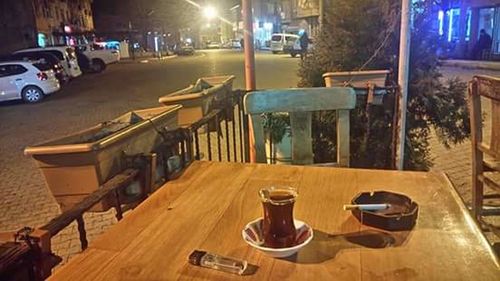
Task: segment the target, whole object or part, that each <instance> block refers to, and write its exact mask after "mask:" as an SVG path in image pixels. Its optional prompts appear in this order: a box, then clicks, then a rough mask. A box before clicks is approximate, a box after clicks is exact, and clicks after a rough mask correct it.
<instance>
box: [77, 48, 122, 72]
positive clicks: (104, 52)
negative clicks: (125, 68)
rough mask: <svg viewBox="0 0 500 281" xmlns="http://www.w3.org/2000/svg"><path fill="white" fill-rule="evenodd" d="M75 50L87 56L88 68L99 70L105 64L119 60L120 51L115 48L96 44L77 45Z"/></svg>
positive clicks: (103, 67) (102, 68) (104, 66)
mask: <svg viewBox="0 0 500 281" xmlns="http://www.w3.org/2000/svg"><path fill="white" fill-rule="evenodd" d="M76 48H77V50H78V51H80V52H82V53H83V54H84V55H85V56H87V57H88V58H89V61H90V69H92V70H93V71H94V72H101V71H103V70H104V69H106V65H108V64H110V63H115V62H118V61H120V52H119V51H118V50H115V49H106V48H103V47H101V46H99V45H97V44H87V45H78V46H77V47H76Z"/></svg>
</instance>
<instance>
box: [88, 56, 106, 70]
mask: <svg viewBox="0 0 500 281" xmlns="http://www.w3.org/2000/svg"><path fill="white" fill-rule="evenodd" d="M90 68H91V69H92V71H94V72H97V73H100V72H102V71H103V70H104V69H105V68H106V64H105V63H104V62H103V61H102V60H98V59H94V60H92V65H91V66H90Z"/></svg>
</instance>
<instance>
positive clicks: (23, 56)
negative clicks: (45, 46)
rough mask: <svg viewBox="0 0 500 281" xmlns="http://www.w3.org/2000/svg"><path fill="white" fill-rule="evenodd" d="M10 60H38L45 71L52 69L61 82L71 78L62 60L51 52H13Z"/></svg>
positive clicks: (38, 65) (38, 63)
mask: <svg viewBox="0 0 500 281" xmlns="http://www.w3.org/2000/svg"><path fill="white" fill-rule="evenodd" d="M9 60H10V61H31V62H36V66H37V67H38V68H40V69H41V70H44V71H45V70H48V69H52V70H53V71H54V74H55V76H56V78H57V80H59V82H60V83H65V82H67V81H68V80H69V78H70V77H69V76H68V75H67V74H66V72H65V71H64V68H63V66H62V65H61V61H60V60H59V59H58V58H57V57H56V56H54V55H53V54H51V53H49V52H23V53H17V54H12V55H11V56H10V57H9Z"/></svg>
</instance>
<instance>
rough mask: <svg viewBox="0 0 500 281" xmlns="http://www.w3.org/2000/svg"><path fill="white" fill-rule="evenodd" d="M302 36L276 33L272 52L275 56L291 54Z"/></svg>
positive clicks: (272, 39) (272, 37)
mask: <svg viewBox="0 0 500 281" xmlns="http://www.w3.org/2000/svg"><path fill="white" fill-rule="evenodd" d="M299 38H300V36H298V35H295V34H288V33H275V34H273V35H272V36H271V52H273V54H277V53H282V52H287V51H288V52H289V51H290V50H292V49H293V45H294V43H295V41H296V40H297V39H299Z"/></svg>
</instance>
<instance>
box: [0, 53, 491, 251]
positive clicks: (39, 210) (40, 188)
mask: <svg viewBox="0 0 500 281" xmlns="http://www.w3.org/2000/svg"><path fill="white" fill-rule="evenodd" d="M297 62H298V60H294V59H291V58H288V57H286V56H276V55H274V56H273V55H270V54H258V55H257V73H258V74H257V79H258V85H259V87H261V88H276V87H294V86H295V85H296V82H297V77H296V71H297ZM444 70H445V74H446V76H455V75H458V76H460V77H461V78H462V79H464V80H470V78H471V76H472V73H481V74H485V73H488V74H493V75H495V74H496V75H498V73H494V72H493V73H492V72H488V71H472V70H461V69H455V68H447V69H444ZM217 74H235V75H236V76H237V79H236V81H235V88H242V87H243V85H244V84H243V57H242V55H241V53H235V52H217V51H214V52H206V53H202V54H199V55H197V56H195V57H187V58H175V59H171V60H167V61H162V62H155V61H152V62H150V63H129V62H128V63H123V64H117V65H112V66H110V67H109V68H108V69H107V70H106V71H105V72H104V73H102V74H100V75H87V76H84V77H81V78H78V79H76V80H74V81H72V82H70V84H69V85H66V87H64V88H63V90H62V91H60V92H58V93H56V94H55V95H54V96H53V97H51V98H48V99H47V100H46V101H45V102H43V103H40V104H37V105H26V104H22V103H18V102H9V103H3V104H0V120H1V122H0V131H1V132H2V138H0V155H1V156H2V157H0V179H1V180H2V181H1V184H0V232H4V231H15V230H18V229H19V228H21V227H23V226H32V227H37V226H41V225H43V224H45V223H46V222H48V221H49V220H50V219H51V218H53V217H55V216H57V215H58V214H59V213H60V210H59V207H58V205H57V204H56V202H55V200H54V199H53V197H52V196H51V195H50V191H49V190H48V189H47V187H46V186H45V184H44V180H43V177H42V176H41V174H40V173H39V172H38V170H37V169H36V166H35V164H34V162H33V161H32V160H31V159H29V158H27V157H25V156H23V153H22V152H23V149H24V147H26V146H28V145H32V144H35V143H39V142H42V141H45V140H47V139H51V138H54V137H58V136H62V135H66V134H70V133H72V132H75V131H77V130H81V129H83V128H86V127H89V126H91V125H94V124H96V123H99V122H102V121H105V120H109V119H112V118H113V117H116V116H118V115H120V114H122V113H124V112H126V111H129V110H131V109H137V108H145V107H151V106H157V105H158V104H157V98H158V96H160V95H163V94H165V93H168V92H172V91H174V90H176V89H180V88H183V87H185V86H186V85H188V84H190V83H192V82H194V80H195V79H196V78H198V77H201V76H204V75H217ZM431 144H432V153H433V156H434V159H435V166H434V167H433V169H434V170H441V171H445V172H447V173H448V174H449V175H450V178H451V180H452V181H453V183H454V184H455V185H456V187H457V189H458V190H459V192H460V194H461V195H462V196H463V197H464V198H465V199H466V200H468V199H469V198H470V196H469V194H470V147H469V146H470V143H467V142H466V143H463V144H460V145H458V146H456V147H453V148H451V149H446V148H444V147H443V146H442V145H440V144H439V143H438V142H437V140H436V138H435V137H433V138H432V140H431ZM467 196H469V197H467ZM84 219H85V224H86V229H87V234H88V239H89V241H92V239H93V238H94V237H96V236H97V235H99V234H100V233H102V232H103V231H104V230H106V229H107V228H108V227H109V226H111V225H113V224H115V223H116V219H115V217H114V211H113V210H110V211H108V212H106V213H88V214H85V217H84ZM52 245H53V250H54V251H55V253H56V254H58V255H60V256H61V257H63V259H64V260H67V259H68V257H70V256H72V255H73V254H75V253H77V252H79V251H80V242H79V240H78V235H77V229H76V224H72V225H71V226H70V227H68V228H66V229H65V230H64V231H62V232H61V233H60V234H58V235H57V236H56V237H54V238H53V239H52Z"/></svg>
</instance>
